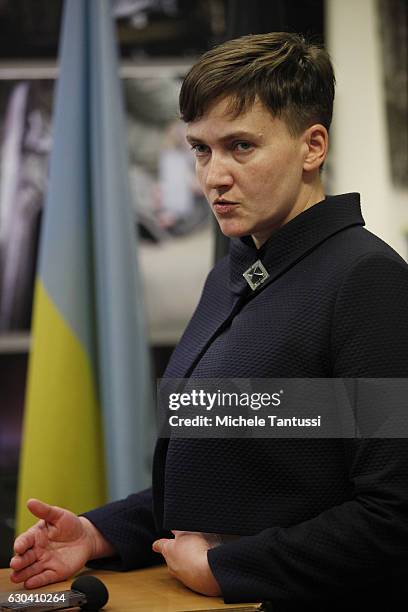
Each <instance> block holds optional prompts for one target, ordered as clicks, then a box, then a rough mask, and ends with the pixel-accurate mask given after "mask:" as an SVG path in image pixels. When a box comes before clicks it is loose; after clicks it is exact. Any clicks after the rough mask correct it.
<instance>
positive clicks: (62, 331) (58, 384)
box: [16, 280, 106, 533]
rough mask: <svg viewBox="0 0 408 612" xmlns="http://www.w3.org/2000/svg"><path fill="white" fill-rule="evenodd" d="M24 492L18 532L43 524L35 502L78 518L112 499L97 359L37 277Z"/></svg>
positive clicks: (21, 483)
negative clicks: (30, 505)
mask: <svg viewBox="0 0 408 612" xmlns="http://www.w3.org/2000/svg"><path fill="white" fill-rule="evenodd" d="M35 293H36V294H35V301H34V303H35V312H34V321H33V346H32V353H31V357H30V363H29V373H28V381H27V393H26V404H25V414H24V426H23V440H22V450H21V455H20V472H19V484H18V495H17V525H16V530H17V533H21V532H22V531H24V530H25V529H27V528H28V527H29V526H31V525H32V524H33V523H35V522H36V519H35V518H34V517H32V515H31V514H30V513H29V512H28V510H27V509H26V501H27V499H28V498H29V497H38V498H39V499H41V500H43V501H45V502H48V503H51V504H53V505H57V506H63V507H65V508H68V509H70V510H72V511H73V512H75V513H80V512H83V511H85V510H89V509H90V508H93V507H95V506H98V505H101V504H103V503H104V502H105V500H106V494H105V469H104V459H103V446H102V426H101V415H100V409H99V405H98V400H97V393H96V385H95V378H94V373H93V371H92V370H93V369H92V364H91V362H90V360H89V356H88V355H87V354H86V353H85V351H84V349H83V347H82V346H81V344H80V342H79V341H78V339H77V338H76V336H75V335H74V333H73V332H72V330H71V329H70V328H69V327H68V326H67V324H66V323H65V321H64V320H63V319H62V317H61V315H60V313H59V312H58V310H57V309H56V307H55V305H54V303H53V302H52V300H51V299H50V297H49V296H48V294H47V292H46V289H45V287H44V286H43V284H42V282H41V280H37V283H36V291H35Z"/></svg>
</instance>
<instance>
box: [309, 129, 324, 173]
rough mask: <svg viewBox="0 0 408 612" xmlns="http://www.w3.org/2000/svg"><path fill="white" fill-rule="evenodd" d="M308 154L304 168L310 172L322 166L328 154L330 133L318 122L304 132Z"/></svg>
mask: <svg viewBox="0 0 408 612" xmlns="http://www.w3.org/2000/svg"><path fill="white" fill-rule="evenodd" d="M304 142H305V144H306V154H305V158H304V162H303V170H305V171H306V172H310V171H312V170H316V169H318V168H320V166H321V165H322V164H323V162H324V160H325V159H326V156H327V151H328V145H329V135H328V133H327V130H326V128H325V127H324V125H321V124H320V123H316V124H315V125H312V126H310V127H309V128H308V129H307V130H305V132H304Z"/></svg>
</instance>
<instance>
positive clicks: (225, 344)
mask: <svg viewBox="0 0 408 612" xmlns="http://www.w3.org/2000/svg"><path fill="white" fill-rule="evenodd" d="M363 224H364V221H363V219H362V217H361V212H360V207H359V198H358V195H357V194H347V195H343V196H335V197H327V198H326V199H325V200H324V201H323V202H321V203H319V204H316V205H315V206H313V207H312V208H310V209H308V210H307V211H305V212H304V213H302V214H301V215H299V216H298V217H296V218H295V219H293V220H292V221H290V222H289V223H288V224H286V225H285V226H284V227H282V228H281V229H280V230H279V231H278V232H276V233H275V234H274V235H273V236H272V237H271V238H270V240H269V241H268V242H267V243H266V244H265V245H264V246H263V247H262V248H261V249H260V250H259V251H257V250H256V249H255V247H254V246H253V244H252V241H251V240H250V239H249V240H248V239H241V240H234V241H232V248H231V252H230V255H229V256H228V257H226V258H225V259H224V260H222V261H221V262H220V263H219V264H218V265H217V266H216V267H215V268H214V269H213V270H212V272H211V273H210V275H209V277H208V279H207V282H206V285H205V288H204V291H203V294H202V297H201V301H200V304H199V306H198V308H197V310H196V312H195V314H194V316H193V318H192V320H191V322H190V324H189V326H188V327H187V329H186V332H185V334H184V335H183V338H182V339H181V341H180V343H179V345H178V346H177V348H176V350H175V352H174V354H173V356H172V359H171V361H170V363H169V366H168V369H167V371H166V376H167V377H170V378H183V377H197V378H218V377H219V378H227V377H235V378H238V377H244V378H250V377H253V378H264V377H265V378H276V377H283V378H291V377H293V378H306V377H312V378H313V377H319V378H322V377H346V378H349V377H350V378H353V377H369V378H375V377H381V378H384V377H407V376H408V317H407V308H408V266H407V265H406V263H405V262H404V261H403V260H402V259H401V258H400V257H399V256H398V255H397V254H396V253H395V252H394V251H393V250H392V249H391V248H390V247H389V246H388V245H386V244H385V243H384V242H382V241H381V240H380V239H379V238H377V237H376V236H374V235H372V234H371V233H370V232H368V231H367V230H365V229H364V227H363ZM257 259H261V261H262V263H263V265H264V266H265V268H266V269H267V271H268V273H269V278H268V280H267V282H265V283H264V284H263V285H262V286H261V287H260V288H259V289H257V290H256V291H252V290H251V289H250V288H249V287H248V285H247V283H246V281H245V279H244V278H243V276H242V274H243V272H244V271H245V270H246V269H247V268H248V267H249V266H250V265H252V264H253V263H254V262H255V261H256V260H257ZM386 409H387V407H386V406H384V410H386ZM151 511H152V507H151V498H150V494H149V492H144V493H143V494H142V495H141V494H136V495H131V496H129V498H128V499H127V500H124V501H121V502H115V503H113V504H109V505H107V506H105V507H104V508H102V509H98V510H95V511H93V512H91V513H88V514H87V515H86V516H88V518H89V519H90V520H91V521H92V522H93V523H94V524H95V525H96V527H97V528H98V529H100V531H101V532H102V533H103V534H104V535H105V537H107V539H109V540H110V541H111V542H112V543H113V544H114V546H115V548H116V549H117V551H118V559H117V560H109V561H106V562H105V565H104V566H105V567H107V566H109V564H110V566H111V567H115V568H122V569H126V568H130V567H136V566H137V567H141V566H143V565H147V564H151V563H154V562H155V555H154V554H153V553H151V551H150V545H151V542H152V541H153V540H154V539H155V538H156V537H157V533H158V532H159V531H161V530H163V529H164V530H169V529H181V530H191V531H203V532H216V533H225V534H237V535H240V536H243V537H241V538H239V539H236V540H233V541H230V542H228V543H225V544H222V545H221V546H218V547H217V548H213V549H211V550H210V551H209V553H208V560H209V563H210V567H211V569H212V571H213V573H214V575H215V577H216V578H217V580H218V582H219V584H220V586H221V589H222V592H223V595H224V598H225V600H226V601H227V602H238V601H259V600H271V601H272V602H273V603H274V605H275V606H276V609H282V610H283V609H290V606H299V605H301V606H303V607H305V606H307V605H311V606H315V609H316V606H320V605H322V606H324V605H325V602H333V600H340V598H343V599H345V600H348V601H350V600H351V599H352V598H357V597H358V596H360V595H361V594H362V593H364V592H365V590H366V589H371V590H374V591H375V593H378V594H380V593H384V592H385V591H386V589H387V588H389V586H390V584H391V583H393V581H394V582H395V575H397V574H398V575H400V574H401V573H402V576H405V578H404V580H405V581H406V578H408V520H407V519H408V439H407V440H406V439H391V440H379V439H378V440H361V439H360V440H328V439H326V440H324V439H314V440H310V439H309V440H306V439H296V440H295V439H279V440H277V439H272V440H265V439H262V440H261V439H258V440H231V439H229V440H215V439H212V440H211V439H210V440H187V439H183V440H175V439H173V440H171V441H170V442H169V441H168V440H165V439H160V440H159V441H158V444H157V448H156V453H155V462H154V470H153V511H154V517H155V526H154V524H153V521H152V514H151ZM122 517H123V519H122ZM103 563H104V561H100V562H99V565H100V564H103ZM393 584H394V583H393ZM402 584H403V580H402V579H398V580H397V585H398V588H399V589H401V585H402ZM374 587H375V589H374ZM376 596H377V595H376ZM378 596H379V595H378ZM278 606H280V608H278ZM288 606H289V607H288ZM274 609H275V608H274ZM302 609H303V608H302Z"/></svg>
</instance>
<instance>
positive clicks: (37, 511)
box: [10, 499, 114, 589]
mask: <svg viewBox="0 0 408 612" xmlns="http://www.w3.org/2000/svg"><path fill="white" fill-rule="evenodd" d="M27 507H28V509H29V510H30V512H31V513H32V514H34V516H36V517H37V518H39V519H41V520H40V521H38V523H36V525H34V526H33V527H31V528H30V529H28V530H27V531H26V532H24V533H22V534H21V535H19V536H18V537H17V538H16V540H15V542H14V552H15V553H16V554H15V555H14V557H13V558H12V559H11V561H10V567H11V569H12V570H13V573H12V574H11V576H10V579H11V580H12V582H16V583H19V582H23V583H24V587H25V588H26V589H35V588H39V587H42V586H44V585H46V584H51V583H52V582H59V581H60V580H65V579H66V578H68V577H69V576H72V575H73V574H75V572H77V571H78V570H80V569H81V568H82V567H83V566H84V565H85V563H86V562H87V561H89V559H93V558H96V557H100V556H110V555H112V554H114V551H113V548H112V546H111V545H110V544H109V543H108V542H107V541H106V540H105V539H104V538H103V536H102V534H101V533H100V532H99V531H98V530H97V529H96V527H94V525H92V523H91V522H90V521H88V519H86V518H85V517H78V516H76V515H75V514H73V513H72V512H70V511H69V510H64V509H63V508H59V507H58V506H50V505H49V504H45V503H44V502H42V501H39V500H38V499H30V500H29V501H28V502H27Z"/></svg>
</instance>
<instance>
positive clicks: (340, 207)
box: [229, 193, 365, 295]
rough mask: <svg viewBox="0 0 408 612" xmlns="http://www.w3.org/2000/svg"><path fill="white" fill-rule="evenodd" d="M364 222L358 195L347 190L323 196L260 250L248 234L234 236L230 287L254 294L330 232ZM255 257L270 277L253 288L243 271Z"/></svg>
mask: <svg viewBox="0 0 408 612" xmlns="http://www.w3.org/2000/svg"><path fill="white" fill-rule="evenodd" d="M364 224H365V222H364V219H363V217H362V215H361V209H360V196H359V194H358V193H347V194H344V195H338V196H326V198H325V199H324V200H323V201H322V202H319V203H318V204H314V205H313V206H311V207H310V208H308V209H307V210H305V211H304V212H302V213H300V214H299V215H298V216H297V217H295V218H294V219H292V220H291V221H289V222H288V223H286V224H285V225H283V226H282V227H281V228H280V229H279V230H277V231H276V232H275V233H274V234H273V235H272V236H271V237H270V238H269V240H267V242H266V243H265V244H263V245H262V247H261V248H260V249H257V248H256V246H255V245H254V243H253V241H252V238H251V237H250V236H245V237H243V238H237V239H233V240H231V246H230V253H229V264H230V289H231V291H232V292H233V293H234V294H236V295H242V294H244V293H249V294H253V293H255V292H257V291H259V290H260V289H261V288H262V287H264V286H265V285H267V284H268V283H269V282H271V281H272V280H274V279H275V278H276V277H277V276H279V275H280V274H282V273H283V272H284V271H285V270H287V269H288V268H290V267H292V266H293V265H295V263H297V262H298V261H299V260H301V259H302V258H303V257H305V256H306V255H307V254H308V253H310V251H312V250H313V249H315V248H316V247H317V246H318V245H319V244H321V243H322V242H324V241H325V240H327V239H328V238H330V236H333V234H337V232H340V231H342V230H344V229H346V228H347V227H351V226H353V225H364ZM258 260H260V261H261V263H262V265H263V267H264V268H265V270H266V272H267V274H268V275H269V276H268V277H267V278H266V280H265V282H263V283H262V284H260V285H259V286H258V287H257V288H256V289H254V290H252V289H251V288H250V287H249V285H248V282H247V281H246V279H245V278H244V276H243V274H244V272H245V271H246V270H248V269H249V268H250V267H251V266H252V265H253V264H254V263H255V262H256V261H258ZM261 274H262V272H261ZM264 276H265V277H266V274H265V273H264ZM258 278H259V276H258Z"/></svg>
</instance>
